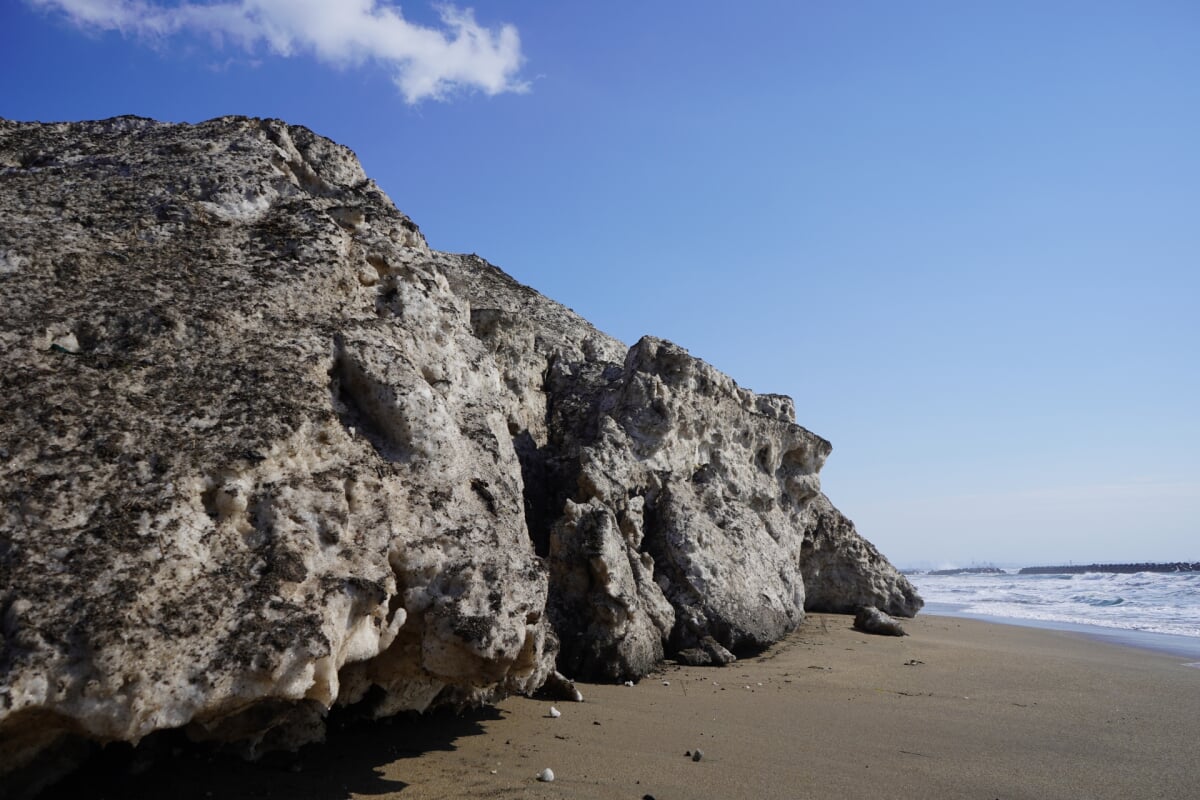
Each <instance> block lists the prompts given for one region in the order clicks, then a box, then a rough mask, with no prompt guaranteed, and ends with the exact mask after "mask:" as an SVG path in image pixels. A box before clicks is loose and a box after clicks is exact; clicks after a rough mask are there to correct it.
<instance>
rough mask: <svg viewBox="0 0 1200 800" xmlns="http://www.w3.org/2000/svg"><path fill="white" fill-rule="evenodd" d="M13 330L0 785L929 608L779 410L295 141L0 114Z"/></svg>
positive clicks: (1, 290) (3, 389) (303, 731)
mask: <svg viewBox="0 0 1200 800" xmlns="http://www.w3.org/2000/svg"><path fill="white" fill-rule="evenodd" d="M0 308H3V309H4V314H3V316H2V318H0V354H2V359H3V361H2V363H3V364H4V367H5V369H4V370H3V371H2V372H0V393H2V394H3V396H4V397H6V398H10V402H9V403H8V405H7V407H6V409H5V412H4V414H3V416H2V417H0V773H3V772H4V771H5V770H13V769H16V768H19V767H21V766H22V765H29V764H32V763H33V762H34V760H35V759H37V758H41V759H43V760H45V761H46V763H49V761H50V760H51V759H52V758H53V757H54V754H55V752H58V751H61V748H63V747H66V746H68V745H69V744H71V743H72V742H77V741H79V740H81V739H86V740H93V741H99V742H104V741H113V740H124V741H137V740H138V739H139V738H140V737H143V736H145V735H146V734H148V733H151V732H153V731H155V730H160V729H164V728H180V727H182V728H185V729H186V730H187V731H188V732H189V734H190V735H191V736H193V737H194V738H198V739H217V740H221V741H230V742H235V743H238V744H239V746H241V747H242V748H243V749H244V750H245V751H246V752H248V753H251V754H252V753H254V752H257V751H259V750H261V749H264V748H270V747H294V746H297V745H298V744H301V743H304V742H306V741H311V740H314V739H319V738H320V737H321V736H322V735H323V719H324V715H325V713H326V711H327V710H328V709H329V708H330V707H332V706H334V705H338V704H348V703H367V704H369V706H370V709H371V710H373V711H374V713H377V714H390V713H394V712H397V711H401V710H407V709H416V710H423V709H426V708H429V707H430V706H432V705H436V704H442V703H456V704H458V703H476V702H484V701H487V700H488V699H489V698H491V697H493V696H495V695H496V694H497V693H502V692H509V691H518V692H530V691H533V690H534V689H536V688H537V687H538V686H540V685H541V684H542V683H543V682H544V681H545V680H546V679H547V677H548V676H551V675H552V674H553V670H554V669H555V666H556V664H557V667H558V668H559V670H560V671H561V672H563V673H564V674H566V675H567V676H568V677H603V678H610V679H617V678H619V679H624V678H627V677H638V676H641V675H644V674H645V673H646V672H647V671H648V670H650V669H651V668H652V667H653V666H654V665H655V664H656V663H657V662H658V661H659V660H660V659H661V658H662V657H663V656H664V655H665V654H669V653H674V652H677V651H680V650H694V651H697V652H705V653H709V654H710V657H712V656H711V654H713V653H715V654H716V660H718V661H722V660H728V659H731V658H732V654H731V653H730V652H729V651H738V650H744V649H748V648H750V649H752V648H757V647H762V646H765V645H767V644H769V643H771V642H773V641H775V640H776V639H778V638H779V637H781V636H782V635H784V634H785V633H787V632H788V631H789V630H791V629H793V628H794V627H795V626H796V625H797V624H798V623H799V622H800V621H801V619H802V618H803V614H804V610H805V608H806V607H808V608H810V609H821V610H848V609H852V608H854V607H856V606H859V605H871V606H878V607H879V608H882V609H884V610H886V611H889V612H890V613H893V614H901V615H907V614H912V613H915V612H916V610H917V609H918V608H919V607H920V599H919V598H918V597H917V596H916V595H915V593H914V592H913V591H912V587H911V586H910V585H908V583H907V581H905V580H904V579H903V578H902V577H901V576H899V575H898V574H897V573H896V572H895V570H893V569H892V568H891V566H890V565H889V564H888V563H887V561H886V560H885V559H883V557H882V556H880V555H879V553H878V552H877V551H876V550H875V549H874V548H873V547H871V546H870V544H869V543H867V542H865V541H864V540H862V539H861V538H860V537H859V536H858V535H857V533H855V531H854V529H853V526H852V525H850V523H849V522H848V520H846V519H845V518H844V517H842V516H841V515H840V513H838V512H837V510H836V509H834V508H833V506H832V505H830V504H829V502H828V500H827V499H826V498H825V497H824V495H822V494H821V493H820V486H819V481H818V478H817V472H818V470H819V469H820V467H821V465H822V463H823V461H824V459H825V457H826V456H827V455H828V453H829V449H830V446H829V443H828V442H826V441H825V440H823V439H821V438H820V437H819V436H816V435H815V434H813V433H811V432H809V431H807V430H805V429H804V428H802V427H800V426H798V425H796V424H795V420H794V411H793V409H792V405H791V401H790V400H788V399H787V398H783V397H779V396H773V395H755V394H753V393H752V392H749V391H747V390H745V389H743V388H741V387H738V386H737V385H736V384H735V383H734V382H733V381H732V380H731V379H729V378H728V377H726V376H724V375H722V374H721V373H719V372H718V371H716V370H715V369H713V368H712V367H711V366H709V365H707V364H705V363H703V362H702V361H699V360H698V359H695V358H693V357H691V356H690V355H688V354H687V352H686V351H684V350H683V349H682V348H679V347H677V346H675V345H672V344H670V343H668V342H664V341H661V340H657V339H653V338H645V339H643V340H641V341H640V342H638V343H637V344H636V345H635V346H634V347H633V348H626V347H625V345H623V344H622V343H620V342H618V341H616V340H615V339H612V338H611V337H609V336H606V335H605V334H603V333H601V332H599V331H597V330H596V329H595V328H593V327H592V326H591V325H589V324H588V323H587V322H586V321H584V320H582V319H581V318H579V317H578V316H577V315H575V314H574V313H573V312H571V311H569V310H568V309H565V308H563V307H562V306H560V305H558V304H556V303H553V302H552V301H550V300H547V299H546V298H544V297H542V296H541V295H539V294H537V293H536V292H534V291H533V290H531V289H528V288H527V287H524V286H522V285H520V284H519V283H517V282H515V281H513V280H512V279H511V278H509V277H508V276H507V275H504V273H502V272H500V271H499V270H497V269H496V268H495V267H492V266H491V265H489V264H487V263H486V262H484V261H482V260H481V259H478V258H476V257H474V256H457V255H451V254H446V253H438V252H436V251H431V250H430V249H429V248H428V246H427V245H426V243H425V241H424V239H423V237H422V236H421V234H420V232H419V230H418V229H417V227H416V226H415V225H414V224H413V223H412V222H411V220H409V219H408V218H407V217H405V216H404V215H403V214H401V213H400V212H398V211H397V210H396V209H395V207H394V206H393V205H392V204H391V202H390V201H389V200H388V198H387V197H386V196H385V195H384V194H383V193H382V192H381V191H380V190H379V188H378V187H377V186H375V184H374V183H372V182H371V181H370V180H369V179H367V178H366V176H365V175H364V174H363V173H362V170H361V167H360V166H359V164H358V162H357V160H356V159H355V158H354V156H353V154H352V153H351V152H350V151H349V150H346V149H345V148H343V147H340V146H338V145H336V144H333V143H332V142H329V141H328V140H325V139H322V138H320V137H318V136H315V135H314V134H312V133H311V132H309V131H307V130H305V129H303V128H298V127H292V126H287V125H285V124H283V123H280V122H277V121H270V120H268V121H264V120H251V119H243V118H222V119H217V120H212V121H210V122H207V123H203V124H201V125H195V126H189V125H166V124H160V123H156V122H153V121H150V120H143V119H136V118H117V119H113V120H106V121H103V122H93V123H73V124H56V125H36V124H23V123H13V122H7V121H3V120H0ZM18 398H19V401H17V399H18ZM560 639H561V652H560V645H559V640H560ZM56 748H58V750H56Z"/></svg>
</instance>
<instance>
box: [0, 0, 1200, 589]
mask: <svg viewBox="0 0 1200 800" xmlns="http://www.w3.org/2000/svg"><path fill="white" fill-rule="evenodd" d="M118 114H138V115H143V116H149V117H155V118H158V119H163V120H172V121H200V120H204V119H207V118H210V117H214V116H220V115H223V114H247V115H253V116H264V117H280V118H283V119H285V120H287V121H288V122H291V123H296V124H303V125H306V126H308V127H310V128H312V129H313V130H315V131H316V132H318V133H320V134H323V135H326V136H329V137H330V138H332V139H334V140H336V141H338V142H341V143H342V144H345V145H347V146H349V147H351V148H352V149H353V150H355V152H356V153H357V154H358V155H359V157H360V159H361V160H362V162H363V164H364V166H365V168H366V170H367V172H368V174H369V175H371V176H372V177H373V178H374V179H375V180H376V181H377V182H378V183H379V184H380V185H381V186H382V188H383V189H384V190H385V191H386V192H387V193H388V194H389V195H390V196H391V198H392V199H393V200H394V201H395V202H396V204H397V206H398V207H399V208H400V209H401V210H402V211H404V212H406V213H407V214H409V215H410V216H411V217H412V218H413V219H414V220H415V221H416V222H417V223H418V224H419V225H420V226H421V228H422V230H423V231H424V233H425V234H426V236H427V238H428V240H429V242H430V244H431V245H432V246H433V247H435V248H438V249H441V250H449V251H456V252H476V253H478V254H480V255H481V256H483V257H485V258H487V259H488V260H489V261H492V262H493V263H495V264H497V265H498V266H501V267H502V268H504V269H505V270H507V271H508V272H510V273H511V274H513V275H514V276H515V277H517V278H518V279H520V280H521V281H523V282H525V283H527V284H529V285H531V286H533V287H535V288H537V289H538V290H540V291H542V292H543V293H545V294H547V295H548V296H550V297H552V298H554V299H556V300H559V301H561V302H563V303H565V304H566V305H568V306H570V307H572V308H574V309H575V310H576V311H578V312H580V313H581V314H583V315H584V316H585V317H587V318H588V319H589V320H591V321H592V322H594V323H595V324H596V325H597V326H598V327H600V328H601V329H603V330H605V331H607V332H609V333H611V334H613V335H614V336H617V337H619V338H621V339H623V340H624V341H626V342H627V343H632V342H634V341H636V340H637V338H639V337H640V336H641V335H643V334H647V333H651V334H654V335H658V336H662V337H664V338H668V339H671V340H672V341H675V342H677V343H679V344H681V345H683V346H684V347H686V348H688V349H689V350H690V351H691V352H692V353H693V354H694V355H696V356H699V357H701V358H703V359H705V360H706V361H709V362H710V363H712V364H714V365H715V366H717V367H718V368H720V369H722V370H724V371H725V372H727V373H729V374H730V375H732V376H733V377H734V378H736V379H737V380H738V382H739V383H741V384H742V385H744V386H747V387H749V388H751V389H754V390H756V391H760V392H782V393H786V394H789V395H791V396H792V397H794V398H795V400H796V408H797V417H798V421H799V422H800V424H802V425H804V426H805V427H807V428H809V429H811V430H813V431H815V432H817V433H819V434H821V435H822V436H824V437H826V438H828V439H830V440H831V441H832V442H833V445H834V451H833V454H832V456H831V457H830V459H829V461H828V462H827V465H826V467H825V470H824V471H823V473H822V480H823V485H824V488H825V490H826V492H827V493H828V494H829V495H830V497H831V499H832V500H833V501H834V503H835V504H837V505H838V506H839V507H840V508H841V509H842V510H843V511H844V512H845V513H846V514H847V515H848V516H850V517H851V518H852V519H854V520H855V522H856V523H857V525H858V527H859V530H860V531H861V532H862V533H863V534H864V535H865V536H866V537H867V538H869V539H870V540H872V541H873V542H875V543H876V544H877V545H878V546H879V547H880V549H881V550H882V551H883V552H884V553H885V554H887V555H888V556H889V557H890V558H891V559H892V560H893V561H894V562H896V563H897V564H899V565H902V566H903V565H920V564H932V565H950V564H956V565H964V564H969V563H972V562H977V563H985V562H996V563H1005V564H1008V563H1035V562H1037V563H1060V562H1064V561H1068V560H1070V561H1075V562H1080V561H1140V560H1176V559H1189V560H1200V421H1198V415H1197V409H1198V408H1200V358H1198V354H1200V5H1197V4H1196V3H1194V2H1190V0H1181V1H1180V2H1160V1H1158V0H1147V2H1139V3H1128V2H1104V0H1099V1H1089V2H1056V1H1055V0H1045V1H1041V2H1027V1H1025V0H1008V1H1006V2H980V3H962V2H952V1H947V2H922V1H915V2H910V3H895V2H885V1H884V0H862V1H861V2H846V3H826V2H815V1H814V2H796V1H792V2H767V1H765V0H764V1H762V2H756V1H755V0H749V1H748V2H746V3H742V4H730V3H727V2H723V3H715V2H709V1H708V0H691V1H690V2H687V3H683V2H651V3H647V2H624V1H623V0H617V1H615V2H613V1H610V2H605V3H550V2H532V0H528V1H524V2H522V1H519V0H517V1H514V2H503V3H488V4H479V5H477V6H476V8H475V11H474V13H470V12H468V11H467V10H466V7H464V6H460V7H453V6H441V7H437V6H434V5H432V4H427V3H424V2H415V1H414V2H408V3H404V4H403V10H402V12H401V10H400V7H399V6H395V5H391V4H388V3H382V2H377V1H376V0H344V1H343V2H333V1H332V0H329V1H328V2H322V1H321V0H220V1H219V2H195V1H194V2H169V3H168V2H150V1H149V0H9V2H5V3H4V4H3V5H2V6H0V116H3V117H8V118H11V119H20V120H35V119H37V120H44V121H50V120H76V119H93V118H103V117H109V116H114V115H118ZM0 224H3V222H2V221H0Z"/></svg>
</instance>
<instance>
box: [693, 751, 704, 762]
mask: <svg viewBox="0 0 1200 800" xmlns="http://www.w3.org/2000/svg"><path fill="white" fill-rule="evenodd" d="M702 758H704V751H703V750H696V751H694V752H693V753H692V761H699V760H700V759H702Z"/></svg>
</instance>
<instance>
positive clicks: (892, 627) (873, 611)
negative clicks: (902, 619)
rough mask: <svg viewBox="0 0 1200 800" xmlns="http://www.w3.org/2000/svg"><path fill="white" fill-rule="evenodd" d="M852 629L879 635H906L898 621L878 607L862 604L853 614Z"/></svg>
mask: <svg viewBox="0 0 1200 800" xmlns="http://www.w3.org/2000/svg"><path fill="white" fill-rule="evenodd" d="M854 629H855V630H860V631H862V632H863V633H874V634H878V635H880V636H907V635H908V634H907V633H906V632H905V630H904V628H902V627H901V626H900V623H899V622H897V621H896V620H894V619H892V618H891V617H889V616H888V615H887V614H885V613H883V612H882V611H880V610H879V609H878V608H873V607H871V606H863V607H861V608H859V609H858V611H857V612H855V614H854Z"/></svg>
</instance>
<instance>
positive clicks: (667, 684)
mask: <svg viewBox="0 0 1200 800" xmlns="http://www.w3.org/2000/svg"><path fill="white" fill-rule="evenodd" d="M670 685H671V682H670V681H663V686H670Z"/></svg>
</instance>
